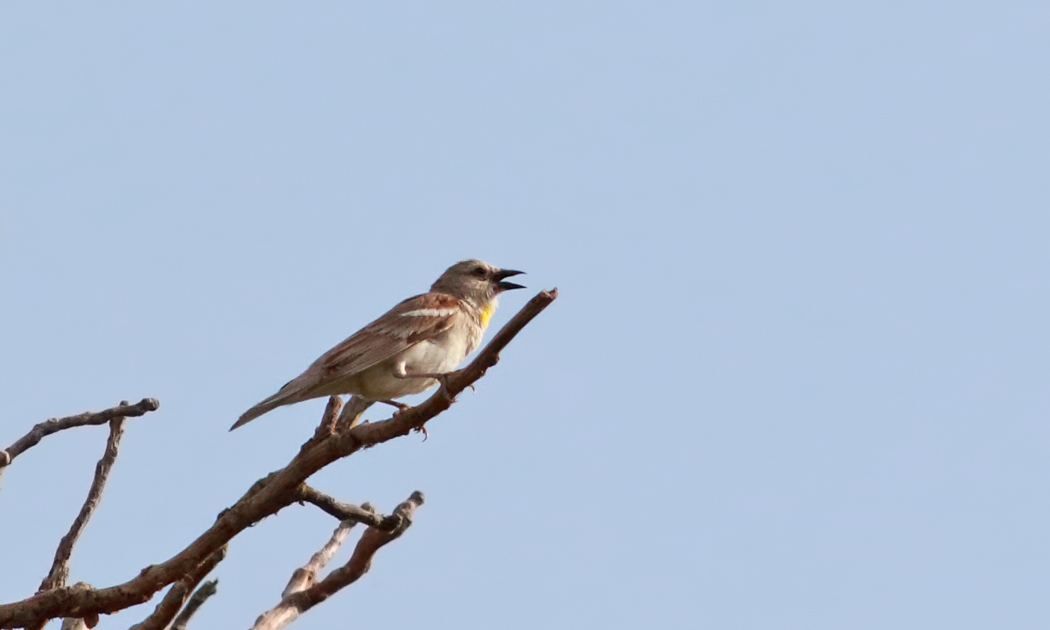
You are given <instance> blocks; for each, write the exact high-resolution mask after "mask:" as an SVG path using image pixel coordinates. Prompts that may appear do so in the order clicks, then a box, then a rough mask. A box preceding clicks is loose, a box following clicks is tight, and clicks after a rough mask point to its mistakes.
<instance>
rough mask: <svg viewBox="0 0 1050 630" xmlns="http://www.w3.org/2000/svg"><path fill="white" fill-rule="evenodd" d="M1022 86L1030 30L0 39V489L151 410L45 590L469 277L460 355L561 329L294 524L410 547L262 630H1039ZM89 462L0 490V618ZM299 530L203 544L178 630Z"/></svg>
mask: <svg viewBox="0 0 1050 630" xmlns="http://www.w3.org/2000/svg"><path fill="white" fill-rule="evenodd" d="M1048 67H1050V5H1047V4H1046V3H1040V2H1002V3H966V2H963V3H959V2H878V3H815V2H806V3H775V2H734V3H717V4H707V3H699V2H679V3H671V2H646V3H633V4H631V3H565V2H530V3H527V4H526V3H519V4H517V5H513V4H510V3H482V2H477V3H450V2H444V3H397V4H391V3H369V4H367V5H365V4H361V3H336V2H315V3H274V2H264V3H259V2H255V3H247V2H242V3H223V4H221V5H217V4H216V3H203V2H182V3H178V5H177V6H175V5H169V6H160V5H158V4H156V3H149V4H142V3H130V2H127V3H92V4H91V5H85V4H81V5H71V4H67V5H62V6H59V5H54V4H42V3H5V4H3V5H2V6H0V86H2V87H0V93H2V95H0V294H2V296H3V316H2V322H3V327H2V329H3V331H4V334H3V335H2V336H0V419H2V420H0V427H2V429H3V435H0V445H2V446H6V445H7V444H9V443H10V442H12V441H13V440H14V439H15V438H17V437H18V436H20V435H21V434H22V433H23V432H24V431H26V430H28V429H29V427H30V426H31V425H32V424H33V423H35V422H38V421H40V420H43V419H45V418H47V417H50V416H56V415H66V414H71V413H77V412H80V411H84V410H88V409H100V408H104V407H107V406H110V405H112V404H114V403H116V402H118V401H119V400H120V399H122V398H127V399H130V400H138V399H139V398H141V397H144V396H155V397H157V398H159V399H160V401H161V410H160V411H159V412H157V413H156V414H153V415H152V416H150V417H147V418H144V419H141V420H134V421H131V422H130V423H129V424H128V426H127V432H126V435H125V438H124V442H123V452H122V455H121V457H120V460H119V461H118V462H117V465H116V467H115V469H114V472H113V475H112V478H111V481H110V485H109V489H108V491H107V493H106V496H105V498H104V500H103V503H102V505H101V507H100V509H99V511H98V512H97V514H96V516H95V518H94V520H93V521H92V522H91V524H90V526H89V528H88V530H87V531H86V533H85V535H84V538H83V540H82V541H81V543H80V545H79V546H78V548H77V550H76V553H75V555H74V558H73V573H72V580H73V581H78V580H86V581H88V582H90V583H92V584H94V585H96V586H106V585H110V584H113V583H116V582H120V581H124V580H126V579H128V578H130V577H132V576H134V575H135V574H136V573H137V572H138V571H139V570H140V569H142V568H143V567H145V566H146V565H147V564H150V563H153V562H158V561H161V560H164V559H166V558H167V557H169V556H170V555H171V554H173V553H175V552H176V551H178V550H179V549H181V548H182V547H183V546H184V545H185V544H187V543H188V542H189V541H190V540H192V539H193V538H194V537H195V536H196V535H197V534H198V533H200V532H201V531H203V529H204V528H206V527H207V526H208V525H209V524H210V523H211V522H212V521H213V519H214V517H215V515H216V514H217V513H218V512H219V511H220V510H221V509H223V508H224V507H226V506H227V505H229V504H230V503H231V502H232V501H234V500H235V499H236V498H237V497H238V496H239V495H240V494H241V493H242V492H243V491H244V490H245V488H247V487H248V485H249V484H250V483H252V482H253V481H254V480H255V479H257V478H259V477H261V476H263V475H265V474H266V473H268V472H270V471H271V470H273V469H275V468H277V467H279V466H281V465H283V463H285V462H286V461H287V460H288V459H289V458H290V457H291V456H292V455H293V454H294V453H295V452H296V451H297V449H298V447H299V444H300V443H301V442H302V441H303V440H304V439H305V438H306V437H307V436H308V435H309V434H310V432H311V431H312V430H313V427H314V426H315V424H316V422H317V420H318V418H319V415H320V413H321V410H322V408H323V404H324V403H323V401H315V402H312V403H305V404H301V405H298V406H295V407H291V408H286V409H283V410H279V411H277V412H274V413H272V414H270V415H267V416H264V417H263V418H261V419H260V420H257V421H256V422H254V423H252V424H251V425H249V426H248V427H246V428H245V429H243V430H239V431H237V432H235V433H232V434H230V433H227V432H226V429H227V427H228V426H229V425H230V424H231V422H232V421H233V420H234V419H235V418H236V417H237V416H238V415H239V414H240V413H241V412H242V411H244V409H246V408H247V407H249V406H251V405H252V404H254V403H255V402H257V401H258V400H259V399H261V398H263V397H264V396H266V395H269V394H270V393H272V392H273V391H274V390H275V389H276V388H277V387H278V386H280V385H281V384H282V383H284V382H285V381H286V380H288V379H289V378H291V377H292V376H295V375H296V374H298V373H299V372H300V371H301V370H302V369H303V368H304V367H305V366H306V365H307V364H308V363H309V362H310V361H312V360H313V359H314V358H315V357H316V356H317V355H319V354H320V353H321V352H323V351H325V350H327V349H328V348H329V347H330V346H331V345H332V344H334V343H336V342H338V341H339V340H341V339H342V338H344V337H345V336H346V335H348V334H350V333H351V332H353V331H355V330H356V329H357V328H358V327H360V326H361V325H363V324H365V323H367V322H368V321H370V320H371V319H372V318H374V317H375V316H377V315H379V314H381V313H382V312H383V311H384V310H386V309H387V308H389V307H390V306H391V305H393V304H394V303H395V302H396V301H397V300H399V299H401V298H403V297H406V296H408V295H410V294H413V293H418V292H422V291H424V290H425V289H426V288H427V287H428V286H429V284H430V283H431V282H432V281H433V280H434V278H436V277H437V275H438V274H439V273H440V272H441V271H442V270H444V269H445V267H447V266H448V265H449V264H451V263H452V262H455V261H456V260H460V259H463V258H469V257H479V258H483V259H485V260H488V261H490V262H493V263H495V264H497V265H502V266H506V267H513V268H518V269H524V270H526V271H528V272H529V275H528V276H525V280H524V283H525V284H527V285H528V286H529V287H530V289H529V291H528V292H516V293H513V294H509V295H508V296H507V297H506V298H505V300H504V303H503V308H502V310H501V311H500V312H499V313H498V314H497V317H496V319H495V320H494V325H496V326H498V325H501V324H502V323H504V322H505V321H506V319H507V318H508V317H509V316H510V315H511V314H512V313H513V312H514V311H516V310H517V309H518V308H519V307H520V306H521V305H522V304H523V303H524V302H525V301H526V300H527V298H528V297H530V296H531V295H532V293H534V292H535V291H536V290H538V289H541V288H549V287H553V286H557V287H559V289H560V290H561V298H560V299H559V300H558V301H557V302H556V303H555V304H554V305H553V306H552V307H551V308H550V309H549V310H548V311H547V312H545V313H544V314H543V315H542V316H541V317H540V318H538V319H537V320H536V321H535V322H534V323H533V324H532V325H531V326H529V327H528V328H527V329H526V330H525V331H524V333H523V334H522V335H521V336H520V337H519V339H518V340H516V341H515V342H514V344H513V345H512V346H511V347H510V348H509V349H508V350H507V351H506V352H505V354H504V358H503V361H502V362H501V363H500V364H499V366H498V367H497V368H495V369H493V370H492V371H491V372H490V373H489V375H488V376H487V377H486V378H485V379H484V380H483V381H482V382H480V383H479V385H478V388H477V392H476V393H471V392H467V393H465V394H464V395H463V396H462V397H461V399H460V402H459V404H457V405H456V406H455V407H454V408H453V409H452V410H451V411H450V412H449V413H448V414H446V415H445V416H442V417H441V418H440V419H438V420H437V421H435V422H433V423H432V424H431V426H430V433H431V437H430V439H429V440H428V441H427V442H425V443H423V442H421V441H420V439H419V438H418V437H409V438H406V439H402V440H401V441H399V442H396V443H393V444H389V445H386V446H384V447H382V448H377V449H374V450H372V451H369V452H366V453H363V454H361V455H360V456H355V457H353V458H351V459H349V460H345V461H342V462H339V463H338V464H335V465H333V466H331V467H330V468H329V469H327V470H325V471H324V472H323V473H322V474H320V475H319V476H318V477H317V478H315V480H314V481H315V485H316V486H318V487H319V488H321V489H323V490H325V491H327V492H330V493H332V494H334V495H336V496H337V497H339V498H341V499H343V500H346V501H354V502H361V501H366V500H370V501H373V502H375V503H376V504H377V505H378V506H379V507H380V508H381V509H383V510H384V511H387V510H389V509H391V508H392V507H393V506H394V505H396V504H397V503H398V502H399V501H401V500H402V499H404V498H405V497H406V496H407V495H408V494H409V493H410V492H411V491H412V490H415V489H420V490H423V491H425V492H426V494H427V497H428V502H427V504H426V505H425V506H423V508H421V509H420V511H419V512H418V515H417V519H416V523H415V525H414V526H413V527H412V529H411V530H410V531H409V532H408V533H407V534H406V535H405V536H404V538H402V539H401V540H399V541H397V542H396V543H395V544H393V545H391V546H389V547H387V548H385V549H384V550H382V551H381V552H380V554H379V556H378V558H377V561H376V563H375V566H374V568H373V570H372V572H371V573H370V574H369V575H367V576H366V577H365V578H364V579H363V580H362V581H361V582H360V583H359V584H357V585H355V586H354V587H352V588H350V589H348V590H345V591H343V592H341V593H339V594H338V595H336V596H335V597H334V598H333V599H332V600H330V601H328V602H326V603H325V604H323V605H322V606H320V607H319V608H317V609H315V610H313V611H311V612H309V613H308V614H307V615H306V616H305V617H303V618H302V619H300V620H299V621H298V622H297V623H296V625H295V626H294V627H296V628H299V629H300V630H307V629H311V628H313V629H321V628H333V627H343V626H347V627H348V626H349V625H353V626H354V627H368V626H372V625H375V624H380V623H382V624H386V625H389V624H391V623H393V624H394V625H395V626H397V627H405V628H412V627H415V628H477V629H490V628H500V629H510V630H513V629H518V628H521V629H529V630H533V629H535V628H590V627H595V628H597V627H601V628H609V629H615V630H619V629H628V628H630V629H635V628H648V627H670V628H685V627H690V628H693V627H695V628H718V629H744V628H778V629H779V628H797V629H806V630H812V629H840V628H851V629H852V628H861V629H868V628H870V629H884V628H922V629H927V628H953V629H956V628H990V627H997V628H1045V627H1047V626H1048V625H1050V606H1048V605H1047V598H1046V593H1047V591H1048V589H1050V569H1048V567H1050V558H1048V555H1050V542H1048V538H1047V535H1046V532H1047V530H1048V525H1050V523H1048V521H1050V504H1048V499H1050V496H1048V495H1050V493H1048V491H1047V490H1046V487H1047V479H1048V478H1050V457H1048V453H1047V451H1048V441H1050V425H1048V412H1050V388H1048V386H1047V383H1048V380H1050V361H1048V356H1050V354H1048V353H1050V336H1048V334H1047V322H1048V321H1050V296H1048V289H1050V254H1048V243H1050V211H1048V208H1050V184H1048V181H1050V179H1048V174H1050V115H1048V112H1050V83H1048V81H1047V76H1048V75H1047V73H1048ZM377 413H378V412H373V413H372V414H371V416H372V417H376V415H377ZM104 442H105V430H104V429H81V430H78V431H74V432H68V433H67V434H63V435H59V436H55V437H52V438H49V439H48V440H46V441H45V442H44V443H42V444H41V445H40V446H38V447H37V448H35V449H33V450H32V451H29V452H28V453H27V454H25V455H24V456H23V457H21V458H20V459H18V460H16V462H15V465H13V466H12V467H11V469H10V470H8V471H7V472H6V473H5V474H4V477H3V488H2V491H0V541H3V542H2V543H0V544H2V545H3V559H4V561H3V565H4V567H3V570H2V571H0V600H3V601H10V600H13V599H17V598H21V597H23V596H26V595H28V594H30V593H31V592H32V591H33V590H34V589H35V588H36V586H37V584H38V583H39V581H40V578H41V577H42V576H43V575H44V574H45V573H46V571H47V569H48V566H49V564H50V560H51V556H52V554H53V552H54V548H55V545H56V544H57V542H58V540H59V538H60V537H61V536H62V534H63V533H64V532H65V531H66V529H67V528H68V526H69V523H70V522H71V521H72V519H73V516H74V515H75V513H76V510H77V509H78V508H79V505H80V502H81V501H82V500H83V496H84V494H85V492H86V489H87V486H88V483H89V481H90V475H91V470H92V467H93V466H94V462H95V461H96V459H97V458H98V456H99V455H100V453H101V449H102V445H103V444H104ZM334 527H335V522H334V521H333V520H332V519H331V518H330V517H328V516H326V515H324V514H321V513H320V512H319V511H318V510H316V509H313V508H309V507H295V508H291V509H288V510H286V511H285V512H283V513H281V514H280V515H279V516H277V517H276V518H271V519H268V520H266V521H264V522H263V523H262V524H261V525H259V526H257V527H255V528H254V529H252V530H250V531H249V532H247V533H246V534H244V535H243V536H240V537H238V538H237V539H236V540H235V542H234V543H233V544H232V546H231V548H230V554H229V556H228V558H227V559H226V560H225V562H223V563H222V564H221V565H220V566H219V567H218V569H217V570H216V572H215V573H214V576H215V577H218V578H219V579H220V585H219V594H218V595H217V596H216V597H215V598H213V599H212V600H211V601H209V602H208V604H207V605H206V606H205V607H204V608H203V609H202V611H201V612H200V613H199V615H198V617H197V618H196V620H195V622H194V623H193V625H192V627H193V628H194V629H195V630H206V629H212V628H214V629H218V628H236V627H248V626H250V625H251V623H252V621H253V620H254V619H255V617H256V615H258V614H259V613H260V612H262V611H263V610H264V609H266V608H268V607H269V606H271V605H273V604H274V603H275V602H276V601H277V599H278V597H279V594H280V591H281V589H282V588H283V587H284V584H285V582H286V580H287V578H288V576H289V574H290V572H291V571H292V569H293V568H294V567H295V566H297V565H299V564H301V563H302V562H304V561H305V560H306V559H307V558H308V557H309V556H310V554H311V553H313V551H314V550H316V549H317V548H318V547H319V546H320V545H321V544H323V543H324V541H325V540H327V537H328V535H329V534H330V533H331V530H332V529H333V528H334ZM345 558H346V550H344V553H343V554H342V555H341V556H339V559H337V561H340V560H345ZM150 610H152V605H148V606H143V607H139V608H137V609H134V610H132V611H130V612H128V613H125V614H121V615H119V616H117V617H113V618H105V619H103V623H102V626H101V627H102V628H103V629H105V628H126V627H127V626H129V625H130V624H132V623H134V622H136V621H138V620H139V619H141V618H142V617H144V616H145V615H146V614H148V612H149V611H150Z"/></svg>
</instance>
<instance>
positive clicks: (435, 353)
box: [354, 338, 466, 400]
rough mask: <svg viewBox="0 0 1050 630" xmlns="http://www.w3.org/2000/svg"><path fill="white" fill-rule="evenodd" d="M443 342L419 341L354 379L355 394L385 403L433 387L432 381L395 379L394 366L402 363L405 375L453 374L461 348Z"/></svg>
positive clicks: (433, 382)
mask: <svg viewBox="0 0 1050 630" xmlns="http://www.w3.org/2000/svg"><path fill="white" fill-rule="evenodd" d="M445 341H447V340H443V339H440V338H439V339H436V340H434V341H423V342H420V343H418V344H416V345H414V346H412V347H411V348H408V349H407V350H405V351H404V352H401V353H400V354H398V355H395V356H393V357H391V358H389V359H387V360H385V361H380V362H379V363H377V364H376V365H373V366H372V367H370V368H368V369H366V370H364V371H362V372H360V373H358V374H355V375H354V377H355V378H354V380H355V381H356V383H355V385H356V387H355V388H354V389H355V392H354V393H356V394H358V395H360V396H364V397H365V398H369V399H371V400H387V399H392V398H400V397H402V396H410V395H412V394H418V393H421V392H423V391H426V390H427V389H429V388H431V387H433V386H434V385H436V384H437V381H436V380H434V379H432V378H399V377H398V376H396V369H397V364H398V363H400V362H402V361H403V362H404V365H405V373H407V374H444V373H445V372H451V371H452V370H455V369H456V367H457V366H458V365H459V363H460V361H462V360H463V357H464V356H466V351H465V348H463V347H461V346H460V345H458V344H449V343H443V342H445Z"/></svg>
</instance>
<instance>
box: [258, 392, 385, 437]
mask: <svg viewBox="0 0 1050 630" xmlns="http://www.w3.org/2000/svg"><path fill="white" fill-rule="evenodd" d="M374 402H375V401H373V400H368V399H367V398H361V397H360V396H351V397H350V400H348V401H346V404H345V405H343V411H342V412H340V414H339V422H338V425H339V428H340V429H350V428H352V427H356V426H357V425H358V424H360V422H361V416H362V415H363V414H364V413H365V409H368V408H369V407H371V406H372V404H373V403H374ZM263 413H265V412H263Z"/></svg>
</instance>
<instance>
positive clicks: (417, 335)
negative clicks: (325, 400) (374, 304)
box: [314, 292, 461, 377]
mask: <svg viewBox="0 0 1050 630" xmlns="http://www.w3.org/2000/svg"><path fill="white" fill-rule="evenodd" d="M460 313H461V310H460V305H459V300H458V299H456V298H454V297H452V296H451V295H447V294H444V293H433V292H432V293H424V294H423V295H417V296H415V297H410V298H408V299H407V300H405V301H404V302H401V303H400V304H398V305H397V306H395V307H394V308H392V309H390V310H389V311H387V312H386V313H385V314H384V315H382V316H381V317H380V318H379V319H377V320H375V321H374V322H372V323H371V324H368V325H367V326H365V327H364V328H362V329H361V330H359V331H357V332H356V333H354V334H352V335H350V336H349V337H347V338H346V339H345V340H343V341H342V342H341V343H340V344H339V345H337V346H336V347H334V348H332V349H331V350H329V351H328V352H326V353H324V354H323V355H321V357H320V358H318V359H317V361H316V362H315V363H314V365H315V366H316V367H318V368H320V369H321V370H322V371H323V373H324V374H325V375H326V376H328V375H330V376H335V377H340V376H347V375H350V374H354V373H356V372H360V371H361V370H365V369H368V368H370V367H372V366H373V365H375V364H376V363H379V362H380V361H382V360H384V359H389V358H390V357H392V356H394V355H395V354H397V353H398V352H401V351H402V350H405V349H407V348H411V347H412V346H414V345H416V344H417V343H419V342H421V341H426V340H427V339H432V338H433V337H436V336H437V335H439V334H441V333H443V332H445V331H446V330H448V329H449V328H451V327H452V324H453V322H454V320H455V318H456V316H457V315H458V314H460Z"/></svg>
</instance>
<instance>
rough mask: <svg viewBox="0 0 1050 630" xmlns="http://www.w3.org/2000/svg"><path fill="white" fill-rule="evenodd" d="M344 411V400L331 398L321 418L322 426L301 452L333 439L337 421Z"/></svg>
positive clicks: (320, 425)
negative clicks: (330, 438) (340, 413)
mask: <svg viewBox="0 0 1050 630" xmlns="http://www.w3.org/2000/svg"><path fill="white" fill-rule="evenodd" d="M342 409H343V399H342V398H340V397H338V396H329V397H328V404H327V405H325V408H324V415H322V416H321V424H319V425H317V430H316V431H314V435H313V437H312V438H310V439H309V440H307V441H306V443H305V444H303V446H302V448H301V449H300V451H299V452H302V451H305V450H306V449H308V448H310V447H312V446H313V445H315V444H317V443H318V442H321V441H323V440H326V439H328V438H329V437H331V435H332V432H333V431H334V430H335V421H336V420H337V419H338V418H339V412H340V411H342Z"/></svg>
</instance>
